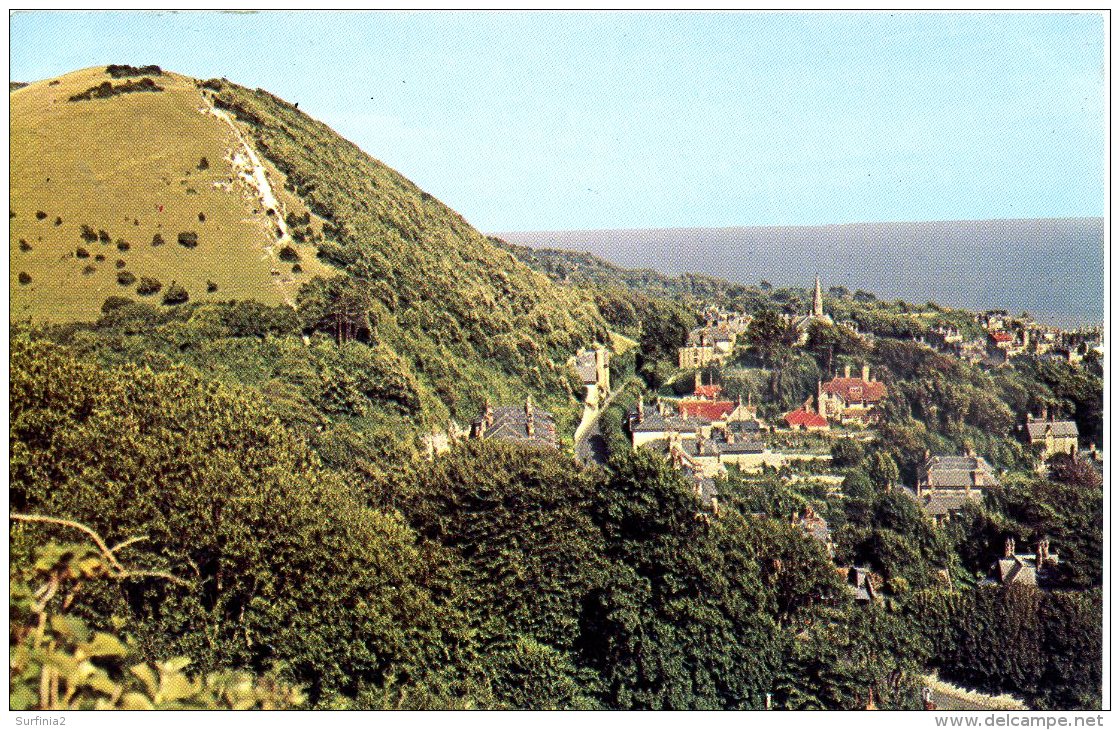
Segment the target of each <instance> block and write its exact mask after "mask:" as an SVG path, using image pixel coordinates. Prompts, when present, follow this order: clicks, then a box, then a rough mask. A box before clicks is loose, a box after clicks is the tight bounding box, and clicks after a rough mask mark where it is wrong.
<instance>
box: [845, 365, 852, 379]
mask: <svg viewBox="0 0 1120 730" xmlns="http://www.w3.org/2000/svg"><path fill="white" fill-rule="evenodd" d="M844 377H845V378H850V377H852V366H851V365H845V366H844Z"/></svg>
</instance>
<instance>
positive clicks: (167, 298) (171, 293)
mask: <svg viewBox="0 0 1120 730" xmlns="http://www.w3.org/2000/svg"><path fill="white" fill-rule="evenodd" d="M188 299H190V295H189V294H187V290H186V289H184V288H183V287H181V286H179V285H178V284H176V283H175V282H174V281H173V282H171V285H170V286H169V287H167V291H165V292H164V293H163V303H164V304H166V305H168V306H171V305H175V304H182V303H183V302H185V301H187V300H188Z"/></svg>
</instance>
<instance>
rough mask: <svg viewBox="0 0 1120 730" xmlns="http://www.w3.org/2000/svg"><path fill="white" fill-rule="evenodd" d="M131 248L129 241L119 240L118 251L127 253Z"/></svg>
mask: <svg viewBox="0 0 1120 730" xmlns="http://www.w3.org/2000/svg"><path fill="white" fill-rule="evenodd" d="M130 248H132V246H131V245H130V244H129V243H128V241H126V240H124V239H123V238H118V239H117V250H118V251H127V250H128V249H130Z"/></svg>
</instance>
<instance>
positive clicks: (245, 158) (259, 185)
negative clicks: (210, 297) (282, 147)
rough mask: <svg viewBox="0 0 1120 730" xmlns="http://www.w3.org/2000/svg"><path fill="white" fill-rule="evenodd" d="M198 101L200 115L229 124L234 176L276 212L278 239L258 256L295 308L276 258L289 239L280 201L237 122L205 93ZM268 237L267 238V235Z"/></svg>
mask: <svg viewBox="0 0 1120 730" xmlns="http://www.w3.org/2000/svg"><path fill="white" fill-rule="evenodd" d="M202 98H203V100H204V101H205V103H206V106H205V107H203V108H201V109H199V112H200V113H202V114H213V115H214V116H215V117H217V118H218V119H221V120H222V121H224V122H225V123H226V124H227V125H229V128H230V129H231V130H233V134H234V136H235V137H236V140H237V141H236V142H235V144H234V148H233V149H231V150H230V151H229V156H228V159H229V162H230V165H231V166H232V167H233V171H234V174H235V175H236V176H237V178H238V179H240V180H241V181H242V182H243V183H244V184H245V185H246V186H247V187H248V188H249V189H251V190H253V191H255V193H256V196H257V198H258V199H259V200H260V204H261V206H262V208H263V209H264V210H269V209H272V210H274V211H275V212H276V215H275V218H274V219H273V220H274V221H275V223H276V227H277V228H278V229H279V230H280V237H279V239H277V240H275V241H272V242H270V243H267V244H265V245H264V246H263V248H264V255H263V256H262V257H261V260H262V261H264V260H271V261H272V265H271V267H270V269H269V273H270V275H271V276H272V283H273V284H275V285H276V288H277V289H278V290H279V291H280V294H281V296H283V297H284V301H285V302H287V304H288V306H290V307H291V308H292V309H295V308H296V303H295V300H294V299H293V298H292V296H291V293H290V292H289V291H288V287H287V286H286V285H287V284H291V283H292V279H291V277H282V276H281V275H280V269H279V266H280V259H279V257H278V256H277V254H276V250H277V248H278V247H282V246H283V244H286V243H288V242H290V241H291V236H290V235H289V234H288V223H287V221H286V220H285V219H284V213H283V207H282V206H281V205H280V200H279V199H278V198H277V197H276V194H275V193H273V191H272V184H271V183H270V182H269V180H268V172H267V171H266V170H265V167H264V163H263V162H261V158H260V156H259V155H257V151H256V150H255V149H253V145H252V144H250V143H249V141H248V140H247V139H245V135H244V134H242V132H241V129H240V128H239V127H238V126H237V122H236V121H234V119H233V117H232V116H230V115H229V113H228V112H226V111H224V110H222V109H218V108H217V107H215V106H214V104H213V102H212V101H211V100H210V98H209V97H207V96H206V95H205V94H203V95H202ZM269 235H271V233H270V234H269Z"/></svg>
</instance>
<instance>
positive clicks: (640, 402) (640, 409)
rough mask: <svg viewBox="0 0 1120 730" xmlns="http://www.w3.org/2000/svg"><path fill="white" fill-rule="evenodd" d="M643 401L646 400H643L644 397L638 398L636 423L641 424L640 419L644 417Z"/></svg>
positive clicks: (644, 407)
mask: <svg viewBox="0 0 1120 730" xmlns="http://www.w3.org/2000/svg"><path fill="white" fill-rule="evenodd" d="M645 400H646V399H645V397H644V396H641V395H639V396H638V423H641V422H642V419H643V418H645V417H646V404H645Z"/></svg>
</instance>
